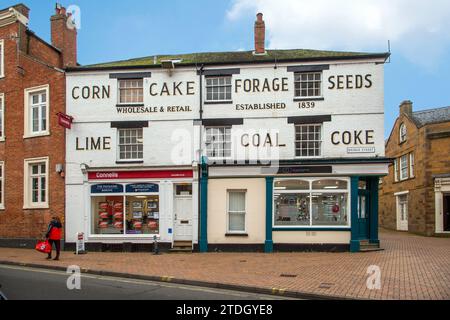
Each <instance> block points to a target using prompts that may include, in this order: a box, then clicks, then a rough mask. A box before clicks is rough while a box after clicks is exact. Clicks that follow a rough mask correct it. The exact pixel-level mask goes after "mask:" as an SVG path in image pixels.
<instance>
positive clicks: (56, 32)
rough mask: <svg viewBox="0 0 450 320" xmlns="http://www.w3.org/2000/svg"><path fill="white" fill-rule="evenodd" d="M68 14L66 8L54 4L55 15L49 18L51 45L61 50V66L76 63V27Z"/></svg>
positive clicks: (64, 66)
mask: <svg viewBox="0 0 450 320" xmlns="http://www.w3.org/2000/svg"><path fill="white" fill-rule="evenodd" d="M70 16H71V14H67V12H66V8H64V7H63V6H61V5H60V4H56V9H55V15H53V16H52V17H51V18H50V21H51V33H52V45H53V46H55V47H56V48H58V49H60V50H61V53H62V68H66V67H75V66H76V65H77V29H76V28H75V26H74V25H73V24H72V21H70V20H69V18H70Z"/></svg>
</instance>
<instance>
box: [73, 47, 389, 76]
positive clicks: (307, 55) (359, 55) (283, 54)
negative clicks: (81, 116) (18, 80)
mask: <svg viewBox="0 0 450 320" xmlns="http://www.w3.org/2000/svg"><path fill="white" fill-rule="evenodd" d="M389 55H390V54H389V53H364V52H341V51H321V50H305V49H292V50H267V54H266V55H254V54H253V52H252V51H233V52H202V53H190V54H178V55H158V56H149V57H143V58H136V59H129V60H120V61H113V62H106V63H99V64H91V65H85V66H78V67H75V68H69V69H68V71H85V70H102V69H127V68H128V69H129V68H160V67H161V61H162V60H181V61H180V62H179V63H177V64H176V65H177V66H196V65H197V66H200V65H227V64H241V63H242V64H247V63H264V62H266V63H267V62H271V63H273V62H294V61H323V60H348V59H377V58H378V59H380V58H383V59H387V58H388V57H389Z"/></svg>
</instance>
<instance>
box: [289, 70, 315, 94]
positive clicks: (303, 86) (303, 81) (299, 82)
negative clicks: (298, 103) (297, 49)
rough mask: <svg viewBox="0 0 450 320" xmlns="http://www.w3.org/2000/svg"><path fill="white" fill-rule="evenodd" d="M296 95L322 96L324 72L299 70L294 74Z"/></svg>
mask: <svg viewBox="0 0 450 320" xmlns="http://www.w3.org/2000/svg"><path fill="white" fill-rule="evenodd" d="M294 86H295V97H297V98H311V97H312V98H317V97H322V72H298V73H295V74H294Z"/></svg>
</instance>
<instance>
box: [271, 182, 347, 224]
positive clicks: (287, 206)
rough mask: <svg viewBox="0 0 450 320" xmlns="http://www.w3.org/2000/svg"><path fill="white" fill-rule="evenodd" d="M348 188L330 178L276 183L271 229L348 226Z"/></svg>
mask: <svg viewBox="0 0 450 320" xmlns="http://www.w3.org/2000/svg"><path fill="white" fill-rule="evenodd" d="M349 185H350V184H349V181H348V180H347V179H333V178H320V179H319V178H317V179H314V178H311V179H307V178H304V179H277V180H275V184H274V195H273V197H274V226H276V227H315V226H316V227H319V226H321V227H323V226H330V227H332V226H348V225H349V212H350V208H349V205H350V203H349Z"/></svg>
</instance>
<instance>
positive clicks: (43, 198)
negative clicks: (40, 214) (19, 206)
mask: <svg viewBox="0 0 450 320" xmlns="http://www.w3.org/2000/svg"><path fill="white" fill-rule="evenodd" d="M24 177H25V184H24V187H25V188H24V189H25V190H24V203H25V208H29V209H32V208H46V207H48V158H37V159H26V160H25V173H24Z"/></svg>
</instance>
